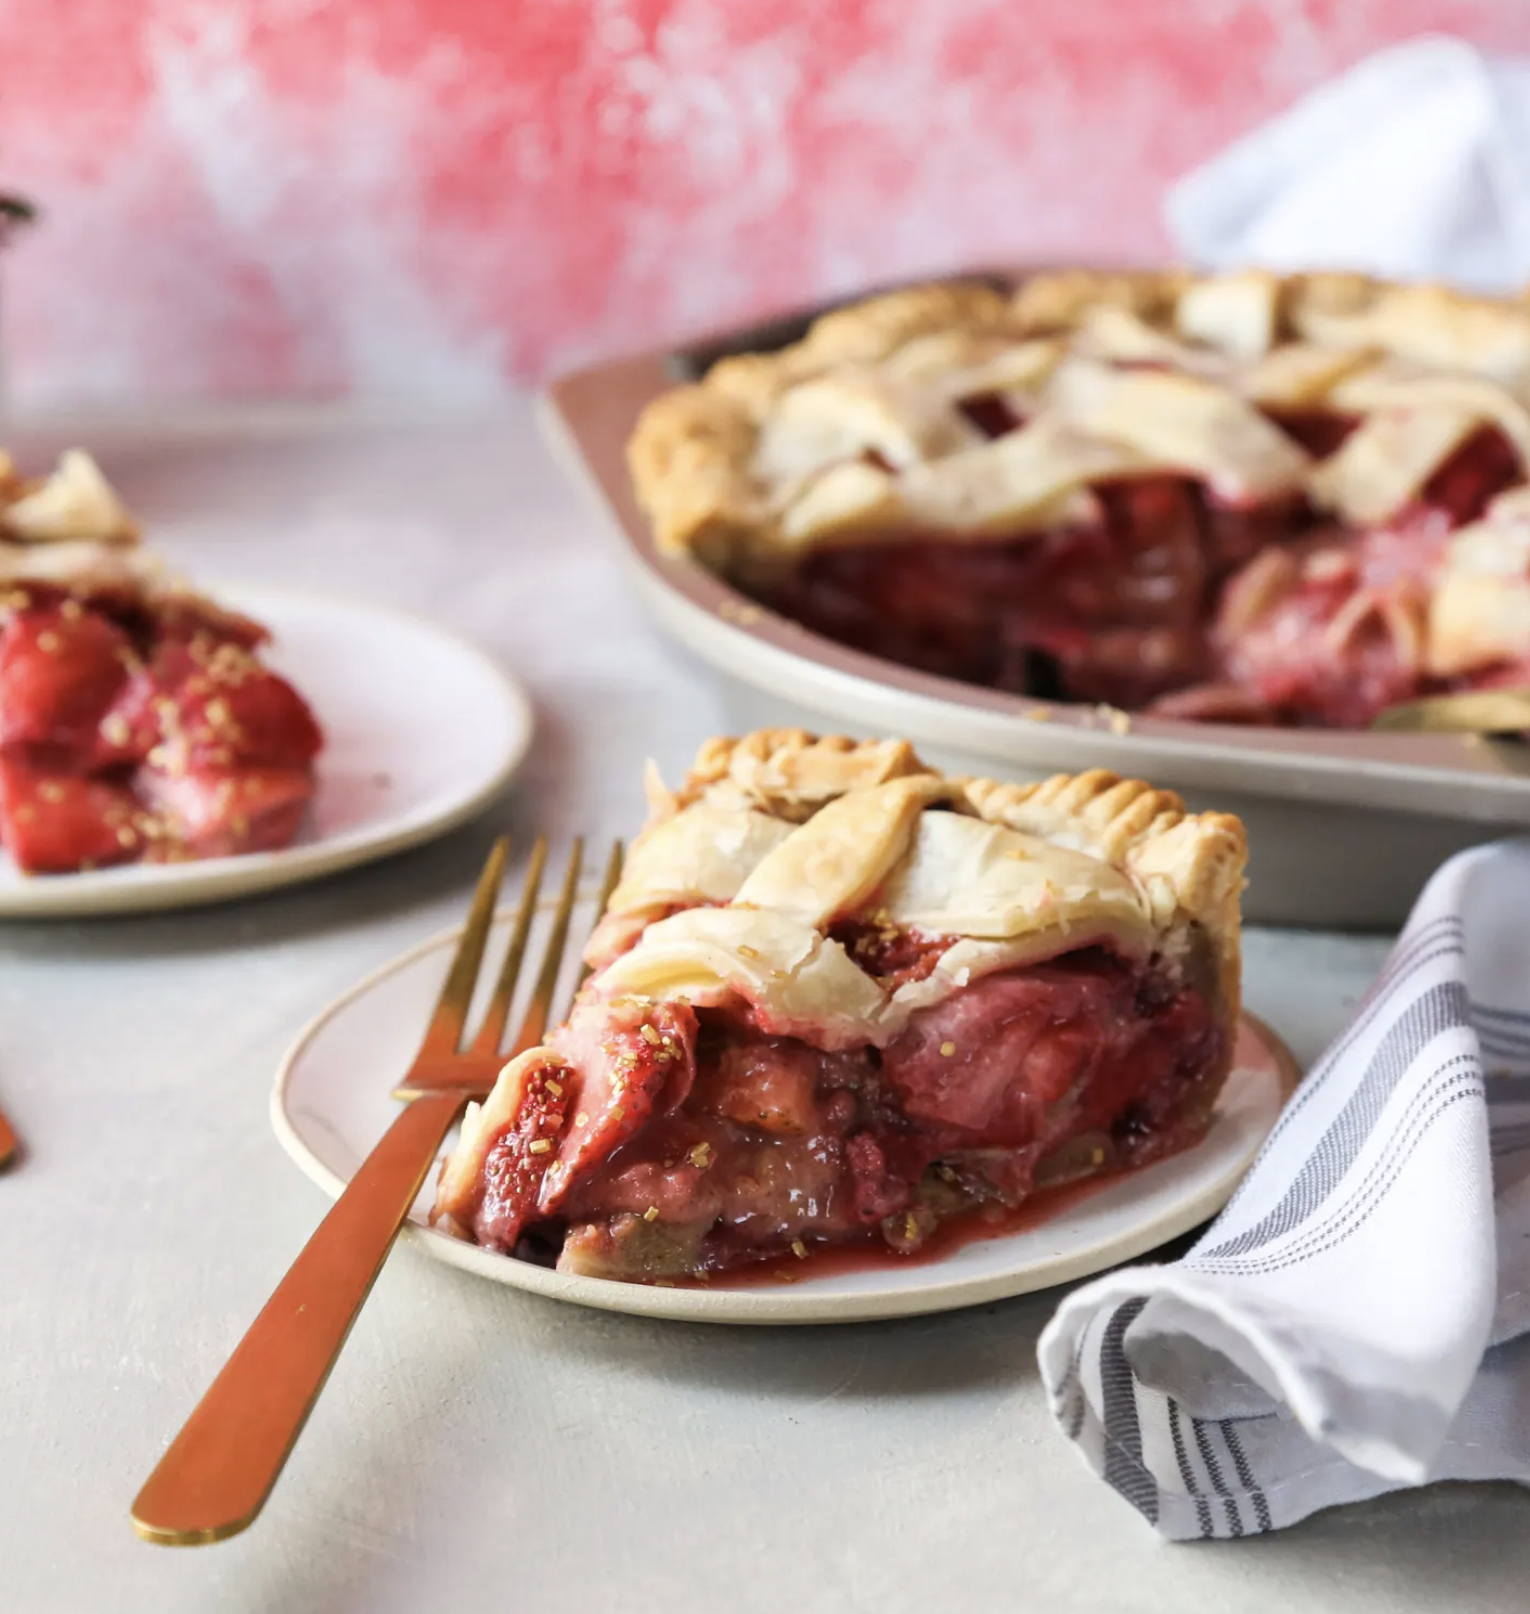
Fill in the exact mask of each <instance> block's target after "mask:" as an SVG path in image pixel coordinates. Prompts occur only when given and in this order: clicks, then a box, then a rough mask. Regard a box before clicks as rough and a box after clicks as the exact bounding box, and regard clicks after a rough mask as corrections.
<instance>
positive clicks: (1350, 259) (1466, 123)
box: [1164, 38, 1530, 292]
mask: <svg viewBox="0 0 1530 1614" xmlns="http://www.w3.org/2000/svg"><path fill="white" fill-rule="evenodd" d="M1164 218H1165V223H1166V225H1167V228H1168V232H1169V235H1170V237H1171V239H1172V240H1173V241H1174V243H1175V246H1176V247H1177V248H1178V250H1179V252H1180V254H1181V256H1182V257H1184V258H1185V259H1186V260H1187V261H1188V262H1190V263H1191V264H1194V265H1197V266H1199V267H1203V268H1211V269H1223V268H1234V267H1240V266H1244V265H1248V264H1255V265H1261V266H1263V267H1266V268H1270V269H1285V270H1298V269H1358V270H1364V271H1368V272H1370V273H1372V274H1377V275H1384V276H1390V277H1393V278H1396V279H1399V280H1449V281H1454V282H1455V283H1456V284H1458V285H1461V286H1465V287H1467V288H1469V289H1472V290H1476V291H1485V292H1504V291H1512V290H1517V289H1518V288H1519V287H1521V286H1522V285H1524V284H1525V283H1526V282H1530V62H1525V61H1516V60H1506V59H1503V58H1492V57H1487V56H1484V55H1483V54H1482V53H1481V52H1480V51H1477V50H1475V49H1473V48H1472V47H1471V46H1470V45H1467V44H1465V43H1463V42H1462V41H1460V40H1457V39H1445V38H1425V39H1417V40H1412V41H1410V42H1408V43H1407V44H1403V45H1396V46H1394V47H1392V48H1391V49H1389V50H1385V51H1382V52H1380V53H1379V54H1377V55H1375V56H1372V57H1370V58H1368V59H1367V60H1366V61H1364V62H1362V63H1360V65H1359V66H1358V67H1355V68H1352V69H1351V70H1350V71H1349V72H1348V73H1345V74H1344V75H1342V76H1341V77H1340V78H1337V79H1335V80H1334V81H1333V82H1332V83H1330V84H1326V85H1324V86H1323V87H1322V88H1321V89H1318V90H1315V91H1314V92H1313V93H1312V94H1310V95H1308V96H1307V97H1306V98H1305V99H1304V100H1302V101H1299V102H1298V103H1297V104H1296V105H1295V106H1294V107H1293V108H1291V110H1290V111H1288V112H1286V113H1284V114H1282V115H1281V116H1280V117H1277V118H1275V119H1274V120H1273V121H1272V122H1270V123H1267V124H1265V125H1264V127H1262V128H1260V129H1256V130H1255V131H1254V132H1253V133H1252V134H1249V135H1247V136H1245V137H1244V138H1243V139H1241V140H1239V141H1237V142H1235V143H1234V144H1233V145H1232V146H1230V147H1229V148H1228V149H1227V150H1226V151H1225V152H1223V153H1222V154H1221V155H1220V156H1218V157H1215V158H1213V159H1212V160H1211V161H1210V162H1209V163H1207V164H1206V165H1205V166H1204V167H1201V168H1198V169H1196V170H1195V171H1194V172H1193V173H1191V174H1189V175H1188V176H1186V177H1185V178H1184V179H1182V180H1180V181H1179V183H1178V184H1176V185H1175V186H1173V187H1172V188H1171V189H1170V191H1169V193H1168V196H1167V199H1166V201H1165V206H1164Z"/></svg>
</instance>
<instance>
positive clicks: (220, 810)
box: [135, 767, 314, 857]
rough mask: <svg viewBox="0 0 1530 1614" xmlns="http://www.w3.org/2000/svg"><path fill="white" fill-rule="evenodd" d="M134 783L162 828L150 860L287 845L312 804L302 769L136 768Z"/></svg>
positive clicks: (223, 854) (308, 777) (306, 773)
mask: <svg viewBox="0 0 1530 1614" xmlns="http://www.w3.org/2000/svg"><path fill="white" fill-rule="evenodd" d="M135 783H136V784H137V786H138V790H139V792H140V794H141V795H142V796H143V798H144V800H145V801H147V802H148V803H149V804H150V806H151V807H152V808H153V809H154V811H155V812H156V814H157V815H158V817H159V819H160V820H161V822H162V823H163V825H164V832H165V841H164V843H163V845H156V846H155V847H154V848H152V849H151V851H150V854H149V855H150V856H151V857H153V856H160V857H164V856H170V857H234V856H236V855H237V854H238V853H240V852H272V851H276V850H278V849H279V848H280V847H283V846H287V845H290V844H291V841H292V838H293V837H294V836H295V835H296V834H297V832H298V829H299V827H300V826H301V824H302V822H303V814H304V813H305V812H306V811H307V808H308V803H309V802H310V801H311V800H312V799H313V789H314V786H313V775H312V773H311V772H310V771H309V770H308V769H307V768H227V769H209V768H200V769H192V770H190V771H188V772H185V773H174V772H171V771H169V770H167V769H163V768H152V767H146V768H140V769H139V771H138V773H137V775H136V778H135Z"/></svg>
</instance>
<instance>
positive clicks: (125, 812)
mask: <svg viewBox="0 0 1530 1614" xmlns="http://www.w3.org/2000/svg"><path fill="white" fill-rule="evenodd" d="M146 828H147V825H146V815H145V814H144V812H143V810H142V808H141V807H140V805H139V803H138V800H137V798H136V797H135V796H134V795H133V792H132V791H131V790H129V789H128V787H127V786H126V785H125V784H121V783H119V782H116V781H113V780H108V779H87V778H81V777H80V776H79V775H72V774H55V773H49V772H45V771H42V770H40V769H37V768H35V767H33V766H31V765H29V764H28V763H26V762H24V761H21V760H19V759H17V758H15V757H5V756H0V834H3V837H4V840H5V846H6V849H7V850H8V851H9V852H10V854H11V857H12V858H13V859H14V860H15V862H16V865H17V867H18V868H20V869H21V870H22V871H23V872H24V873H27V874H67V873H70V872H71V871H74V870H77V869H83V868H100V867H104V866H105V865H106V864H108V863H125V862H128V861H130V860H131V859H133V858H135V857H137V856H138V855H139V853H140V852H141V851H142V849H143V846H144V842H145V835H146Z"/></svg>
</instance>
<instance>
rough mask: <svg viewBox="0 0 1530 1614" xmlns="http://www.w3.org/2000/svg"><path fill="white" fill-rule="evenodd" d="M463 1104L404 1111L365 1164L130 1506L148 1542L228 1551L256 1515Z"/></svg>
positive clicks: (454, 1100)
mask: <svg viewBox="0 0 1530 1614" xmlns="http://www.w3.org/2000/svg"><path fill="white" fill-rule="evenodd" d="M466 1097H467V1095H466V1094H464V1093H462V1092H460V1091H459V1092H447V1093H432V1094H429V1095H428V1096H426V1097H424V1098H419V1099H416V1100H415V1101H414V1102H413V1103H412V1104H409V1105H406V1106H405V1108H404V1109H403V1110H402V1111H401V1112H400V1114H399V1115H398V1117H397V1118H396V1119H395V1121H394V1122H393V1125H392V1126H390V1127H389V1128H388V1130H387V1132H385V1133H384V1134H383V1137H382V1140H381V1141H380V1142H379V1143H378V1145H377V1147H376V1148H375V1149H373V1150H372V1152H371V1154H369V1155H368V1156H367V1158H366V1159H365V1160H364V1161H363V1162H362V1165H361V1169H360V1170H359V1171H358V1172H357V1173H356V1175H355V1176H354V1177H353V1178H352V1179H351V1181H350V1184H349V1185H348V1186H347V1188H346V1190H345V1192H344V1193H343V1194H341V1196H340V1198H339V1199H338V1200H336V1202H335V1204H334V1206H333V1208H332V1209H331V1210H330V1212H329V1214H328V1215H327V1216H326V1217H325V1218H324V1220H323V1221H322V1222H320V1224H319V1226H318V1228H317V1230H316V1231H315V1232H314V1235H313V1237H312V1238H311V1239H309V1241H308V1243H307V1244H306V1245H304V1246H303V1252H302V1254H301V1255H299V1256H298V1258H297V1260H296V1261H294V1262H293V1263H292V1267H291V1269H290V1270H289V1272H288V1273H287V1276H286V1277H285V1278H283V1279H282V1281H281V1283H280V1284H278V1285H277V1288H276V1292H275V1293H274V1294H273V1295H272V1296H271V1298H270V1299H269V1300H268V1301H267V1302H266V1304H265V1308H264V1309H263V1310H262V1311H261V1313H260V1315H259V1316H258V1317H257V1318H256V1319H255V1321H254V1322H253V1323H252V1324H251V1325H250V1328H249V1330H248V1332H247V1333H246V1334H245V1336H244V1338H243V1339H242V1340H240V1342H239V1344H238V1345H237V1346H236V1347H235V1350H234V1354H233V1355H232V1356H231V1357H229V1359H228V1361H227V1363H226V1364H225V1365H224V1368H223V1371H222V1372H221V1373H219V1375H218V1376H217V1378H215V1379H214V1380H213V1382H212V1384H211V1386H210V1387H209V1389H208V1391H207V1394H206V1395H204V1396H203V1397H202V1399H201V1400H200V1401H199V1402H198V1403H197V1407H196V1410H195V1411H194V1412H193V1413H192V1414H191V1416H190V1417H189V1418H188V1419H187V1420H186V1424H185V1427H184V1428H183V1429H182V1430H181V1432H180V1434H178V1435H177V1436H176V1437H175V1440H174V1441H173V1442H172V1443H171V1446H170V1449H169V1450H168V1451H167V1452H166V1453H165V1455H164V1456H163V1457H162V1458H161V1459H160V1461H159V1465H158V1467H156V1468H155V1470H154V1472H153V1473H152V1474H151V1475H150V1476H149V1479H148V1482H147V1483H146V1484H145V1486H144V1488H143V1489H142V1490H141V1491H140V1492H139V1493H138V1495H137V1497H136V1498H135V1499H134V1502H133V1511H132V1517H133V1527H134V1529H136V1530H137V1531H138V1533H139V1535H141V1536H142V1537H143V1538H144V1539H145V1540H146V1541H157V1542H161V1543H163V1544H165V1545H167V1546H191V1545H195V1544H197V1543H201V1542H208V1541H221V1540H223V1539H225V1538H226V1537H228V1536H232V1535H237V1534H238V1533H239V1532H240V1531H241V1530H243V1529H244V1528H245V1527H246V1526H247V1525H248V1524H250V1523H251V1522H252V1521H253V1520H254V1518H255V1516H256V1514H258V1513H259V1512H260V1510H261V1508H262V1507H263V1506H264V1505H265V1501H266V1498H267V1497H268V1496H269V1495H270V1494H271V1488H272V1486H273V1485H275V1483H276V1477H277V1475H278V1474H280V1473H281V1471H282V1465H283V1464H284V1463H285V1462H286V1461H287V1457H288V1454H289V1453H290V1452H291V1450H292V1447H293V1445H294V1443H295V1442H296V1440H297V1437H298V1435H299V1434H301V1433H302V1429H303V1425H304V1424H305V1423H306V1422H307V1421H308V1414H309V1413H310V1412H311V1411H312V1410H313V1405H314V1402H315V1401H317V1400H318V1397H319V1391H320V1390H322V1389H323V1388H324V1381H325V1379H327V1378H328V1377H329V1370H330V1369H331V1368H332V1367H333V1366H334V1365H335V1359H336V1357H338V1356H339V1354H340V1350H341V1347H342V1346H343V1345H344V1344H345V1339H346V1335H347V1334H349V1333H350V1331H351V1324H352V1323H353V1322H355V1320H356V1316H357V1314H358V1313H359V1312H360V1310H361V1307H362V1303H363V1302H364V1301H365V1300H366V1298H367V1295H368V1293H369V1292H370V1290H371V1288H372V1284H373V1283H374V1281H375V1280H376V1278H377V1274H378V1273H379V1272H380V1271H381V1270H382V1264H383V1261H384V1260H385V1259H386V1257H387V1254H388V1251H389V1249H390V1248H391V1247H392V1244H393V1240H394V1239H395V1237H397V1235H398V1230H399V1228H400V1227H401V1226H402V1225H403V1222H404V1218H405V1217H406V1216H407V1215H408V1214H409V1208H410V1206H411V1205H413V1204H414V1200H415V1195H416V1194H418V1193H419V1191H420V1185H421V1184H422V1183H423V1182H424V1180H425V1173H426V1172H427V1171H429V1170H430V1166H431V1162H432V1161H433V1160H434V1159H435V1158H436V1154H437V1152H438V1151H439V1149H440V1147H441V1144H442V1142H443V1141H444V1140H445V1137H446V1134H447V1131H448V1130H449V1129H450V1127H451V1124H452V1122H453V1121H454V1120H456V1118H457V1114H458V1112H459V1111H460V1110H461V1108H462V1106H463V1104H464V1103H465V1102H466Z"/></svg>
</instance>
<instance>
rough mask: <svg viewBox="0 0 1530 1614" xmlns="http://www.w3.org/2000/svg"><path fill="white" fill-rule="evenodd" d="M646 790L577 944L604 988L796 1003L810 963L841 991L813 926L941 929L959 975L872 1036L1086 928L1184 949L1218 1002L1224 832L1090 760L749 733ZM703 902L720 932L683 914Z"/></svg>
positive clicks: (888, 1009) (1234, 913) (1234, 889)
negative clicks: (954, 767)
mask: <svg viewBox="0 0 1530 1614" xmlns="http://www.w3.org/2000/svg"><path fill="white" fill-rule="evenodd" d="M650 796H651V803H652V814H651V817H650V820H649V823H648V825H647V827H646V828H645V829H644V830H643V831H642V833H641V834H640V835H639V836H638V837H637V838H636V840H635V841H634V843H633V846H632V848H631V850H630V852H629V854H628V858H627V863H626V867H625V869H624V871H623V877H622V880H621V883H620V884H619V886H618V887H617V890H616V892H615V894H614V895H613V897H612V900H611V904H610V907H609V909H608V911H607V916H606V918H605V920H603V922H602V924H601V926H600V927H599V928H598V929H597V932H596V935H595V938H594V939H593V941H592V944H591V960H592V962H596V963H609V962H610V960H611V959H612V958H613V957H616V955H618V954H620V955H621V956H620V957H618V958H617V959H616V962H615V963H612V964H611V967H610V970H609V971H608V973H607V976H606V977H603V979H604V980H605V982H606V987H607V989H609V990H612V991H625V992H632V993H640V994H642V995H647V996H658V997H662V996H665V995H668V994H671V993H679V994H682V995H683V994H685V993H690V994H692V995H693V996H694V994H696V993H698V992H699V993H701V994H702V995H703V996H705V994H706V993H707V992H710V991H713V990H715V989H719V988H720V983H725V982H727V981H728V980H730V979H732V978H733V977H734V976H738V975H740V972H742V975H743V976H747V978H748V981H749V989H750V991H751V992H753V993H755V994H757V995H759V994H763V995H764V997H765V998H766V999H767V1000H768V999H769V998H770V996H771V994H772V993H773V992H774V991H775V990H776V987H775V986H774V985H773V984H772V983H773V982H775V983H778V984H780V990H781V991H783V992H784V991H785V990H786V986H785V984H784V983H795V984H794V985H793V991H794V992H797V993H799V995H800V988H801V980H802V971H803V970H804V969H808V970H809V975H808V979H810V980H811V981H813V982H816V983H818V985H819V986H821V987H822V988H823V989H824V990H830V989H832V990H834V991H839V990H841V989H843V988H844V985H845V977H844V970H845V968H846V967H847V966H848V965H849V963H850V961H849V960H848V959H845V960H839V959H838V958H837V957H832V956H831V955H832V954H833V952H834V949H835V948H837V947H838V944H837V943H831V942H829V941H828V940H827V936H828V932H829V931H830V929H831V927H832V926H833V925H834V924H836V923H837V922H839V921H842V920H844V919H847V918H851V917H854V918H857V919H860V920H864V921H866V922H869V923H874V924H882V923H890V924H893V925H895V926H898V927H902V928H909V927H912V928H915V929H920V930H923V931H926V932H927V933H931V934H938V935H945V936H950V937H953V938H956V940H957V946H956V947H953V948H952V949H951V954H952V956H957V955H959V957H958V963H959V965H960V967H959V968H957V967H953V968H952V969H950V970H948V971H946V972H945V973H943V974H937V975H936V976H935V977H932V978H930V979H929V980H928V981H926V982H921V983H918V987H917V989H916V990H915V989H910V990H907V991H903V992H902V993H901V995H900V994H899V993H894V994H893V995H892V999H891V1000H890V1001H888V1002H883V1001H881V1000H880V999H878V1000H877V1001H876V1003H875V1004H874V1005H873V1008H874V1013H873V1015H872V1020H871V1022H869V1023H868V1024H867V1026H865V1027H863V1032H864V1034H865V1035H867V1036H870V1037H872V1038H873V1040H876V1039H877V1038H878V1037H880V1036H882V1035H884V1034H891V1032H892V1031H893V1030H894V1029H896V1026H897V1024H900V1023H901V1021H902V1020H903V1019H906V1017H907V1014H908V1013H909V1012H912V1009H913V1008H915V1007H919V1006H921V1005H922V1004H923V1003H924V1002H926V1001H928V1000H929V999H930V998H931V996H932V994H938V993H939V992H942V991H951V990H955V989H956V988H957V987H958V986H959V985H960V984H961V983H962V981H963V980H965V979H966V978H968V977H969V976H970V975H972V974H977V973H983V972H984V971H986V970H989V969H1000V968H1005V967H1008V966H1010V965H1013V964H1016V963H1021V962H1024V961H1026V960H1027V959H1030V958H1037V957H1044V956H1048V955H1049V954H1053V953H1057V952H1059V951H1068V950H1071V949H1072V948H1075V947H1078V946H1083V945H1087V944H1088V942H1089V941H1090V940H1109V941H1111V942H1112V943H1114V944H1115V945H1117V946H1119V947H1121V948H1123V949H1125V950H1126V951H1128V952H1132V953H1136V954H1138V955H1142V956H1146V955H1151V954H1169V955H1171V956H1174V955H1178V956H1182V957H1185V958H1188V957H1189V956H1190V955H1191V954H1192V953H1195V952H1197V951H1198V952H1199V953H1200V954H1201V955H1202V956H1206V957H1209V958H1210V960H1211V961H1212V966H1213V974H1214V977H1215V980H1216V983H1217V991H1218V995H1219V997H1220V1000H1221V1002H1222V1003H1223V1004H1224V1005H1231V1006H1232V1008H1233V1009H1234V1010H1235V1008H1236V1004H1237V996H1238V975H1239V921H1238V901H1239V895H1240V892H1241V890H1242V885H1243V869H1244V864H1245V861H1246V857H1247V843H1246V838H1245V835H1244V831H1243V826H1242V824H1241V823H1240V821H1239V820H1238V819H1236V818H1234V817H1231V816H1229V815H1227V814H1220V813H1189V812H1187V811H1186V810H1185V805H1184V803H1183V801H1181V799H1180V798H1179V797H1178V796H1177V795H1175V794H1173V792H1171V791H1164V790H1156V789H1154V788H1153V787H1152V786H1151V785H1147V784H1144V783H1142V782H1141V781H1139V780H1130V779H1121V778H1119V777H1118V776H1117V775H1115V774H1113V773H1108V772H1105V771H1103V770H1094V771H1091V772H1088V773H1082V774H1072V775H1059V776H1057V777H1055V778H1051V779H1047V780H1045V781H1042V782H1041V783H1038V784H1013V783H1000V782H998V781H995V780H992V779H971V778H948V777H946V776H944V775H942V774H941V773H939V772H938V771H937V770H935V769H933V768H930V767H928V766H926V765H925V764H924V763H923V762H922V761H921V760H920V758H919V756H918V755H917V754H916V753H915V752H914V750H913V748H912V747H911V746H910V745H908V743H907V742H906V741H901V740H880V741H857V740H852V739H849V738H847V737H845V736H843V735H830V736H824V737H819V736H816V735H812V734H809V733H806V732H805V731H802V730H798V729H764V730H760V731H757V732H756V733H753V734H749V735H745V736H743V737H742V738H738V739H717V740H710V741H708V742H707V743H706V744H705V745H703V746H702V748H701V750H700V752H699V753H698V755H697V757H696V761H695V764H694V765H693V767H692V768H691V770H690V772H689V773H688V774H687V775H686V777H685V779H684V780H683V781H682V782H681V784H680V785H679V787H678V788H677V789H676V790H675V791H674V792H668V791H651V792H650ZM677 908H679V909H683V910H686V911H685V912H681V913H674V914H673V917H672V918H667V917H665V916H666V915H669V914H672V913H673V911H674V910H675V909H677ZM722 909H725V910H726V911H727V912H729V913H731V914H733V915H734V916H735V917H734V918H732V919H730V920H728V921H727V922H726V926H725V927H724V929H722V930H720V929H719V926H723V925H724V922H723V921H721V920H716V919H712V918H706V917H698V916H700V915H704V914H707V913H712V914H715V913H716V912H718V911H719V910H722ZM751 916H753V917H751ZM645 927H646V928H645ZM634 935H637V936H639V938H640V939H639V940H638V941H637V943H636V945H635V946H633V945H631V944H632V941H633V937H634ZM825 948H828V949H829V950H830V951H829V953H825V951H824V949H825ZM841 951H842V950H841ZM745 961H749V962H745ZM831 965H832V967H831ZM730 972H732V974H731V975H730ZM793 1001H794V1002H796V1001H797V999H796V998H794V999H793ZM827 1010H828V1005H827V1004H825V1012H827ZM835 1013H836V1014H837V1015H839V1014H841V1011H840V1010H836V1011H835ZM841 1017H842V1016H841Z"/></svg>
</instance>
